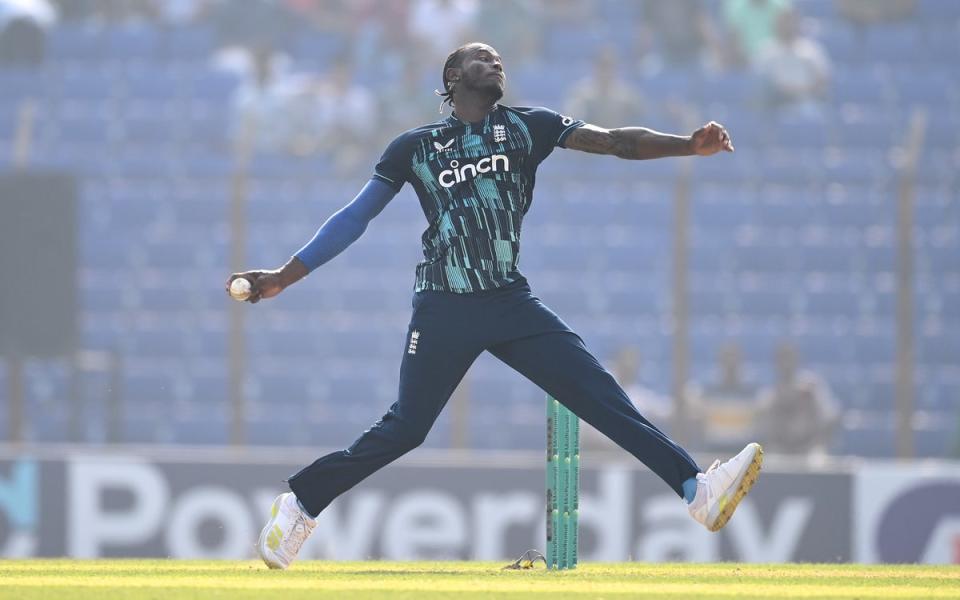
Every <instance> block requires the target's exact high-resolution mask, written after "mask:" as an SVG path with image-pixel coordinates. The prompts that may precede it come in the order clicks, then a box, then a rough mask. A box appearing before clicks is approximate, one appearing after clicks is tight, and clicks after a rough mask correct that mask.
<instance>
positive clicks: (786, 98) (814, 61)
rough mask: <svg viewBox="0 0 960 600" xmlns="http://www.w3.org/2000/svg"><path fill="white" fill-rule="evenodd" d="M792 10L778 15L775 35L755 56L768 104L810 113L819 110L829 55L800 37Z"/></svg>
mask: <svg viewBox="0 0 960 600" xmlns="http://www.w3.org/2000/svg"><path fill="white" fill-rule="evenodd" d="M799 29H800V28H799V20H798V18H797V15H796V13H794V12H793V11H784V12H783V13H781V14H780V16H779V17H778V18H777V29H776V36H775V38H774V39H773V40H772V41H770V42H769V43H767V44H766V45H765V46H764V47H763V49H762V50H761V52H760V55H759V57H758V59H757V71H758V72H759V74H760V76H761V78H762V80H763V85H764V90H765V98H766V102H767V105H768V106H769V107H770V108H773V109H790V110H793V111H795V112H800V113H807V114H813V113H818V112H819V105H820V104H821V102H822V101H823V99H824V97H825V95H826V93H827V87H828V84H829V82H830V59H829V58H828V57H827V53H826V51H825V50H824V49H823V47H822V46H821V45H820V44H819V43H817V42H816V41H814V40H812V39H810V38H808V37H803V36H802V35H800V31H799Z"/></svg>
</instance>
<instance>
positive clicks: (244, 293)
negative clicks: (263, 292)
mask: <svg viewBox="0 0 960 600" xmlns="http://www.w3.org/2000/svg"><path fill="white" fill-rule="evenodd" d="M252 291H253V288H252V287H251V285H250V280H248V279H246V278H244V277H237V278H236V279H234V280H233V281H232V282H231V283H230V297H231V298H233V299H234V300H236V301H237V302H243V301H244V300H246V299H247V298H249V297H250V294H251V293H252Z"/></svg>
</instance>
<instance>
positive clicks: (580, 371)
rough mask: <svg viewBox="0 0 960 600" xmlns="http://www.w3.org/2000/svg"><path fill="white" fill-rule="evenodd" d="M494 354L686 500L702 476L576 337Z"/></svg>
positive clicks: (546, 338) (546, 337)
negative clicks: (690, 482) (686, 486)
mask: <svg viewBox="0 0 960 600" xmlns="http://www.w3.org/2000/svg"><path fill="white" fill-rule="evenodd" d="M489 351H490V352H491V353H492V354H493V355H494V356H496V357H497V358H499V359H500V360H502V361H503V362H505V363H506V364H508V365H510V366H511V367H513V368H514V369H515V370H517V371H518V372H519V373H520V374H522V375H524V376H525V377H527V378H528V379H530V380H531V381H532V382H533V383H535V384H537V385H538V386H540V387H541V388H542V389H543V390H545V391H546V392H547V393H548V394H550V395H551V396H553V397H554V398H556V399H557V400H559V401H560V403H561V404H563V405H564V406H566V407H567V408H569V409H570V410H572V411H573V412H574V413H575V414H576V415H577V416H578V417H580V418H581V419H583V420H584V421H586V422H587V423H589V424H590V425H592V426H593V427H595V428H596V429H597V430H598V431H600V432H601V433H603V434H604V435H606V436H607V437H609V438H610V439H611V440H613V441H614V442H616V443H617V444H618V445H619V446H621V447H622V448H623V449H624V450H626V451H627V452H630V453H631V454H633V455H634V456H635V457H637V458H638V459H639V460H640V461H641V462H643V463H644V464H645V465H647V467H649V468H650V470H651V471H653V472H654V473H656V474H657V475H659V476H660V478H661V479H663V480H664V481H665V482H667V484H668V485H670V487H672V488H673V489H674V491H675V492H676V493H677V494H678V495H679V496H681V497H683V485H682V484H683V482H684V481H686V480H687V479H689V478H690V477H693V476H695V475H696V474H697V473H698V472H699V471H700V469H699V467H698V466H697V463H696V461H694V460H693V458H692V457H691V456H690V455H689V454H687V452H686V451H685V450H684V449H683V448H681V447H680V446H679V445H678V444H676V443H675V442H674V441H673V440H671V439H670V438H669V437H667V436H666V434H664V433H663V432H662V431H660V430H659V429H658V428H657V427H656V426H654V425H653V424H652V423H650V422H649V421H648V420H647V419H645V418H644V417H643V415H641V414H640V413H639V412H638V411H637V409H636V407H634V405H633V403H632V402H631V401H630V398H629V397H628V396H627V394H626V393H625V392H624V391H623V389H622V388H621V387H620V385H619V384H617V382H616V380H615V379H614V378H613V376H612V375H611V374H610V373H609V372H607V370H606V369H604V368H603V366H602V365H601V364H600V363H599V362H598V361H597V359H596V358H594V356H593V355H592V354H590V352H589V351H588V350H587V349H586V347H585V346H584V345H583V342H582V341H581V340H580V338H579V336H577V335H576V334H574V333H573V332H570V331H565V332H563V331H560V332H557V331H554V332H547V333H542V334H537V335H532V336H529V337H524V338H520V339H516V340H510V341H506V342H502V343H499V344H497V345H495V346H493V347H491V348H489Z"/></svg>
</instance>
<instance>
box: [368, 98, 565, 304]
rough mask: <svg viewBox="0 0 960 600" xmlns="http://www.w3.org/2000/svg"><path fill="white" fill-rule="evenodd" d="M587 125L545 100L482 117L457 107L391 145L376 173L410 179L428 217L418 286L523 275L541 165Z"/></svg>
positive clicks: (494, 282)
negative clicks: (525, 235) (523, 231)
mask: <svg viewBox="0 0 960 600" xmlns="http://www.w3.org/2000/svg"><path fill="white" fill-rule="evenodd" d="M581 125H583V121H579V120H574V119H571V118H569V117H564V116H563V115H560V114H558V113H556V112H553V111H552V110H548V109H545V108H522V107H511V106H503V105H499V104H498V105H497V106H496V107H495V108H494V110H492V111H491V112H490V113H489V114H488V115H487V116H486V117H485V118H484V120H483V121H482V122H478V123H467V122H465V121H461V120H460V119H458V118H457V117H456V116H453V115H451V116H450V117H448V118H447V119H445V120H443V121H440V122H437V123H432V124H430V125H424V126H422V127H417V128H416V129H411V130H409V131H407V132H405V133H403V134H401V135H400V136H399V137H397V138H396V139H395V140H394V141H393V142H392V143H391V144H390V145H389V146H388V147H387V149H386V151H385V152H384V154H383V156H382V157H381V159H380V162H379V163H378V164H377V167H376V170H375V172H374V175H373V176H374V178H375V179H379V180H380V181H383V182H384V183H386V184H388V185H390V186H391V187H392V188H393V189H395V190H397V191H399V190H400V188H401V187H403V184H404V182H410V184H411V185H412V186H413V189H414V190H415V191H416V193H417V197H418V198H419V200H420V206H421V208H422V209H423V214H424V215H425V216H426V218H427V222H428V224H429V225H428V227H427V229H426V231H424V232H423V238H422V241H423V257H424V260H423V261H422V262H421V263H420V264H419V265H417V278H416V287H415V289H416V291H418V292H419V291H422V290H438V291H448V292H457V293H466V292H476V291H481V290H488V289H492V288H498V287H502V286H504V285H507V284H509V283H512V282H514V281H517V280H518V279H520V278H522V275H521V274H520V272H519V270H518V269H517V260H518V257H519V252H520V227H521V224H522V223H523V216H524V215H525V214H526V213H527V211H528V210H529V209H530V203H531V202H532V201H533V186H534V182H535V180H536V172H537V166H539V164H540V163H541V162H542V161H543V159H545V158H546V157H547V156H549V155H550V153H551V152H553V149H554V148H555V147H557V146H560V147H563V142H564V140H565V139H566V137H567V135H569V134H570V132H571V131H573V130H574V129H576V128H577V127H580V126H581Z"/></svg>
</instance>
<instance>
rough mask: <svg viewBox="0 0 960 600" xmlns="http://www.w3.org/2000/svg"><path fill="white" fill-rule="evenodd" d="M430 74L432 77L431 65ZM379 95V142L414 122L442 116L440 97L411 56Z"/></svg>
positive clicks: (428, 120)
mask: <svg viewBox="0 0 960 600" xmlns="http://www.w3.org/2000/svg"><path fill="white" fill-rule="evenodd" d="M430 75H431V76H433V77H436V74H435V73H434V72H433V70H432V69H431V71H430ZM379 96H380V114H382V115H383V122H384V124H383V126H382V127H380V130H381V131H380V132H381V133H382V134H383V136H384V138H383V139H381V140H379V142H380V144H381V145H385V143H387V142H389V141H390V140H392V139H393V138H394V137H396V136H397V134H399V133H400V132H402V131H404V130H407V129H410V128H411V127H413V126H414V124H416V123H428V122H431V121H436V120H438V119H440V118H442V117H441V116H440V112H439V110H438V107H439V106H440V99H439V98H437V96H436V95H435V94H434V93H433V88H432V87H430V85H429V83H428V82H427V81H426V80H425V79H424V73H423V70H422V69H421V65H420V63H417V62H415V61H414V60H412V59H411V60H407V61H406V63H405V64H404V67H403V72H402V73H401V76H400V80H399V81H397V82H395V83H393V84H392V85H390V86H388V87H387V89H386V90H383V91H382V92H381V93H380V94H379Z"/></svg>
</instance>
